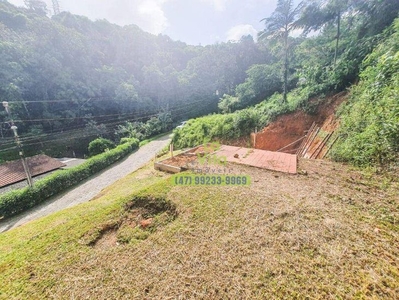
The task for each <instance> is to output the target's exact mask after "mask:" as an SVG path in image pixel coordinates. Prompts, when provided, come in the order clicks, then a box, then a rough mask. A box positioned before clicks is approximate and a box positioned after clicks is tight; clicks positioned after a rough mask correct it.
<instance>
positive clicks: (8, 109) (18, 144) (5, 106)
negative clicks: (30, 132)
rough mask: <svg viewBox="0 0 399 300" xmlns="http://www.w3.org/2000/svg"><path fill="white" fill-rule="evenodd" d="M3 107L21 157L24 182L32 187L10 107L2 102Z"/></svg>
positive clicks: (30, 176)
mask: <svg viewBox="0 0 399 300" xmlns="http://www.w3.org/2000/svg"><path fill="white" fill-rule="evenodd" d="M3 106H4V108H5V109H6V112H7V114H8V116H9V117H10V122H11V130H12V131H13V132H14V138H15V143H16V144H17V148H18V150H19V156H20V157H21V161H22V165H23V167H24V171H25V174H26V180H27V181H28V185H29V187H32V186H33V182H32V175H31V173H30V171H29V166H28V163H27V162H26V159H25V156H24V152H23V150H22V144H21V141H20V140H19V136H18V132H17V130H18V127H17V126H15V124H14V120H13V119H12V116H11V111H10V107H9V106H8V102H6V101H4V102H3Z"/></svg>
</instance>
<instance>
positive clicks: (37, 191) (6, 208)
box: [0, 139, 139, 219]
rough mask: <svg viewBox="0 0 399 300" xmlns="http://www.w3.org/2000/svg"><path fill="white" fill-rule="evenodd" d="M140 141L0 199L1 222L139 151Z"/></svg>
mask: <svg viewBox="0 0 399 300" xmlns="http://www.w3.org/2000/svg"><path fill="white" fill-rule="evenodd" d="M138 145H139V141H138V140H136V139H130V142H128V143H124V144H122V145H119V146H118V147H116V148H115V149H112V150H110V151H108V152H106V153H102V154H99V155H97V156H94V157H92V158H90V159H88V160H87V161H86V162H85V163H83V164H82V165H80V166H77V167H74V168H72V169H69V170H59V171H57V172H55V173H53V174H51V175H50V176H48V177H46V178H44V179H42V180H39V181H38V182H36V183H35V185H34V186H33V187H32V188H23V189H20V190H15V191H11V192H9V193H6V194H4V195H2V196H0V219H2V218H7V217H10V216H12V215H15V214H18V213H20V212H23V211H25V210H27V209H29V208H31V207H33V206H35V205H37V204H38V203H40V202H43V201H44V200H46V199H48V198H50V197H52V196H54V195H56V194H58V193H60V192H62V191H64V190H66V189H67V188H69V187H71V186H74V185H76V184H78V183H79V182H81V181H82V180H85V179H87V178H88V177H90V176H91V175H93V174H95V173H97V172H99V171H101V170H102V169H104V168H106V167H108V166H109V165H111V164H113V163H114V162H116V161H118V160H119V159H121V158H123V157H125V156H126V155H127V154H129V153H130V152H131V151H133V150H134V149H137V147H138Z"/></svg>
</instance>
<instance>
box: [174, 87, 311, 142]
mask: <svg viewBox="0 0 399 300" xmlns="http://www.w3.org/2000/svg"><path fill="white" fill-rule="evenodd" d="M307 100H308V94H307V91H306V90H301V89H297V90H294V91H292V92H291V93H288V95H287V103H282V95H281V94H274V95H273V96H271V97H270V98H268V99H266V100H265V101H263V102H262V103H259V104H258V105H256V106H253V107H249V108H246V109H243V110H239V111H236V112H234V113H230V114H213V115H208V116H205V117H202V118H197V119H193V120H190V121H188V122H187V123H186V125H185V126H184V127H182V128H178V129H175V130H174V131H173V133H174V135H173V143H174V145H175V146H176V147H177V148H183V147H194V146H198V145H201V144H204V143H208V142H210V141H226V140H234V139H237V138H240V137H243V136H249V134H250V133H251V132H254V131H255V129H256V128H258V129H261V128H263V127H264V126H266V125H267V124H268V123H270V122H271V121H273V120H274V119H275V118H276V117H277V116H279V115H281V114H284V113H288V112H291V111H294V110H296V109H297V108H299V107H302V106H303V103H304V102H306V101H307Z"/></svg>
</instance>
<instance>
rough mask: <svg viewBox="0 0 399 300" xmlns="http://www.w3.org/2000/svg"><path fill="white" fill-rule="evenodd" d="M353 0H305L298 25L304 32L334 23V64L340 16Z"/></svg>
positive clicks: (336, 53)
mask: <svg viewBox="0 0 399 300" xmlns="http://www.w3.org/2000/svg"><path fill="white" fill-rule="evenodd" d="M352 2H356V1H353V0H321V1H320V0H309V1H307V3H306V5H305V6H304V9H303V10H302V14H301V17H300V20H299V21H298V25H299V26H301V27H302V28H304V31H305V33H307V32H309V31H311V30H315V31H317V30H320V29H322V28H323V27H325V26H326V25H328V24H335V26H336V30H337V31H336V36H335V50H334V65H335V64H336V62H337V57H338V49H339V43H340V39H341V31H342V30H341V23H342V16H343V14H345V13H346V12H347V11H348V10H349V8H350V7H351V4H352Z"/></svg>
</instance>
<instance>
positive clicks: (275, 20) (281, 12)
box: [259, 0, 303, 102]
mask: <svg viewBox="0 0 399 300" xmlns="http://www.w3.org/2000/svg"><path fill="white" fill-rule="evenodd" d="M302 6H303V2H301V3H300V4H298V6H297V7H294V0H278V2H277V8H276V10H275V11H274V12H273V14H272V15H271V16H270V17H269V18H264V19H262V20H261V22H263V21H264V22H265V27H266V28H265V30H264V31H263V32H261V33H260V35H259V38H260V39H264V38H273V39H278V40H280V41H281V42H282V44H283V52H284V54H283V55H284V67H283V82H284V86H283V100H284V102H287V92H288V67H289V46H290V45H289V35H290V33H291V32H292V31H293V30H294V29H295V28H296V26H297V25H296V21H297V20H298V16H299V13H300V11H301V9H302Z"/></svg>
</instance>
